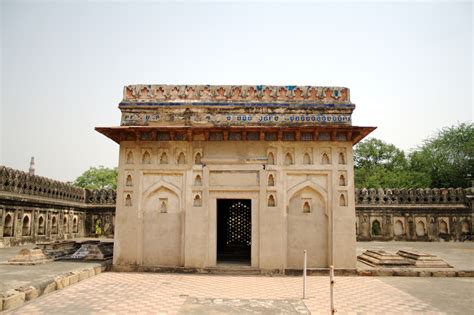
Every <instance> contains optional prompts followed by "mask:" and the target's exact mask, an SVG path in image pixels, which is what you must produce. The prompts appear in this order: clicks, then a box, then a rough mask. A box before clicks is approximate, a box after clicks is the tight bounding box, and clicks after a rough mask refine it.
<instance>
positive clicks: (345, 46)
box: [0, 0, 474, 181]
mask: <svg viewBox="0 0 474 315" xmlns="http://www.w3.org/2000/svg"><path fill="white" fill-rule="evenodd" d="M473 10H474V9H473V3H472V2H471V1H434V2H427V1H415V2H401V1H396V2H389V3H386V2H380V1H377V2H367V1H365V2H347V1H336V2H331V3H330V2H321V1H315V2H297V1H288V2H281V1H279V2H251V1H244V2H229V1H223V2H200V1H181V2H163V1H160V2H158V1H74V0H70V1H62V2H60V1H41V0H39V1H9V0H3V1H2V0H0V11H1V12H0V18H1V24H0V28H1V29H0V34H1V35H0V60H1V61H0V67H1V77H0V80H1V82H0V87H1V88H0V164H1V165H6V166H9V167H13V168H17V169H22V170H25V171H26V170H27V169H28V167H29V161H30V158H31V156H34V157H35V161H36V174H37V175H41V176H46V177H50V178H54V179H58V180H63V181H72V180H74V179H75V178H76V177H77V176H79V175H80V174H81V173H82V172H84V171H85V170H86V169H88V168H89V167H91V166H98V165H104V166H107V167H115V166H116V165H117V163H118V145H117V144H116V143H115V142H113V141H112V140H110V139H108V138H106V137H105V136H103V135H101V134H99V133H97V132H96V131H94V127H96V126H102V127H105V126H117V125H119V123H120V111H119V109H118V107H117V106H118V103H119V102H120V100H121V99H122V91H123V86H125V85H128V84H232V85H234V84H235V85H237V84H248V85H251V84H264V85H315V86H345V87H348V88H350V89H351V101H352V102H353V103H355V104H356V109H355V111H354V114H353V117H352V118H353V124H354V125H358V126H377V127H378V128H377V130H376V131H374V132H373V134H372V136H373V137H376V138H379V139H382V140H383V141H386V142H388V143H393V144H394V145H396V146H397V147H399V148H401V149H403V150H405V151H406V152H409V150H412V149H414V148H416V147H417V146H419V145H421V144H422V142H423V140H424V139H426V138H428V137H431V136H433V135H434V134H435V133H436V132H437V131H438V130H440V129H442V128H443V127H447V126H451V125H454V124H457V123H459V122H465V121H472V120H473V80H472V74H473V68H472V67H473V64H472V60H473Z"/></svg>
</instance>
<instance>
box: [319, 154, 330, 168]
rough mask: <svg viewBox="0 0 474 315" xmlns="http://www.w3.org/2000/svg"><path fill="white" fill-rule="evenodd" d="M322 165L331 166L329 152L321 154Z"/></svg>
mask: <svg viewBox="0 0 474 315" xmlns="http://www.w3.org/2000/svg"><path fill="white" fill-rule="evenodd" d="M321 164H323V165H327V164H331V160H330V159H329V154H328V153H327V152H324V153H323V154H321Z"/></svg>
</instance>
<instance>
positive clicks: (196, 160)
mask: <svg viewBox="0 0 474 315" xmlns="http://www.w3.org/2000/svg"><path fill="white" fill-rule="evenodd" d="M201 159H202V153H201V152H197V153H196V154H195V155H194V164H197V165H199V164H201Z"/></svg>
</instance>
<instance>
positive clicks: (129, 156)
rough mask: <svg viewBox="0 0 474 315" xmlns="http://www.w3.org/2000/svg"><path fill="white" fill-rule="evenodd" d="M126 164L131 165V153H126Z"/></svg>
mask: <svg viewBox="0 0 474 315" xmlns="http://www.w3.org/2000/svg"><path fill="white" fill-rule="evenodd" d="M126 163H127V164H133V152H132V151H128V153H127V162H126Z"/></svg>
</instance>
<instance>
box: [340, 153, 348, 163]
mask: <svg viewBox="0 0 474 315" xmlns="http://www.w3.org/2000/svg"><path fill="white" fill-rule="evenodd" d="M338 162H339V164H346V157H345V155H344V152H339V158H338Z"/></svg>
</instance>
